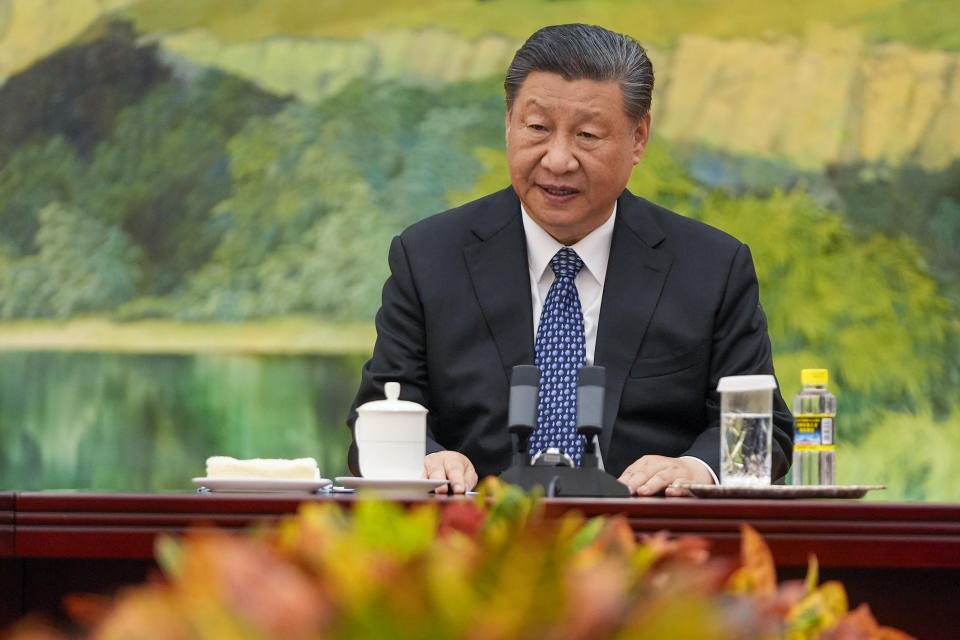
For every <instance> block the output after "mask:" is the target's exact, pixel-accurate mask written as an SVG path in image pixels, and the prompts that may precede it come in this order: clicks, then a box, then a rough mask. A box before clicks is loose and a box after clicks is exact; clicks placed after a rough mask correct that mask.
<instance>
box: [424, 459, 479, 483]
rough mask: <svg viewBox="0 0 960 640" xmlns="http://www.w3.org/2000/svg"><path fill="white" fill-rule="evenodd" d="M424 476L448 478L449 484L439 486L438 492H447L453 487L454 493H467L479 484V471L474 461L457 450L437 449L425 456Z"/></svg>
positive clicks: (440, 478)
mask: <svg viewBox="0 0 960 640" xmlns="http://www.w3.org/2000/svg"><path fill="white" fill-rule="evenodd" d="M423 476H424V477H425V478H430V479H437V480H442V479H446V480H447V483H448V484H442V485H440V486H439V487H437V489H436V492H437V493H447V491H448V488H452V489H453V492H454V493H465V492H467V491H470V490H471V489H473V488H474V487H475V486H477V472H476V470H475V469H474V468H473V463H472V462H470V460H469V459H468V458H467V456H465V455H463V454H462V453H457V452H456V451H437V452H436V453H431V454H430V455H428V456H427V457H426V458H424V459H423Z"/></svg>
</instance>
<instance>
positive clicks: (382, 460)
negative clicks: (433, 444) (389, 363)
mask: <svg viewBox="0 0 960 640" xmlns="http://www.w3.org/2000/svg"><path fill="white" fill-rule="evenodd" d="M384 392H385V393H386V396H387V399H386V400H376V401H374V402H367V403H365V404H363V405H361V406H360V407H358V408H357V422H356V424H355V425H354V433H355V435H356V440H357V449H358V452H359V456H360V474H361V475H362V476H363V477H364V478H372V479H375V480H413V479H416V478H421V477H423V458H424V455H425V453H426V444H427V410H426V409H425V408H424V407H422V406H421V405H419V404H417V403H416V402H408V401H405V400H400V399H399V397H400V383H398V382H388V383H386V384H385V385H384Z"/></svg>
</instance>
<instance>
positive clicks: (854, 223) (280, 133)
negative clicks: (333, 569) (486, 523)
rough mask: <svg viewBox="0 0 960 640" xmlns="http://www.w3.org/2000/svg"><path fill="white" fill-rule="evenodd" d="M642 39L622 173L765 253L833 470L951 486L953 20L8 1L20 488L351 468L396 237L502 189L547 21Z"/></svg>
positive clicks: (8, 313) (957, 382)
mask: <svg viewBox="0 0 960 640" xmlns="http://www.w3.org/2000/svg"><path fill="white" fill-rule="evenodd" d="M572 21H582V22H589V23H594V24H601V25H604V26H607V27H609V28H612V29H615V30H619V31H624V32H627V33H630V34H631V35H633V36H635V37H636V38H637V39H638V40H640V41H641V42H642V43H644V44H645V45H646V46H648V49H649V52H650V55H651V58H652V60H653V63H654V67H655V70H656V75H657V86H656V89H655V91H654V107H653V140H652V142H651V145H650V147H649V148H648V152H647V155H646V157H645V158H644V160H643V161H642V162H641V164H640V165H638V167H637V169H636V170H635V172H634V175H633V178H632V180H631V183H630V188H631V190H633V191H634V192H635V193H639V194H641V195H643V196H645V197H647V198H649V199H651V200H654V201H656V202H658V203H660V204H663V205H665V206H668V207H670V208H672V209H674V210H676V211H678V212H680V213H683V214H684V215H687V216H690V217H694V218H697V219H700V220H703V221H705V222H707V223H709V224H712V225H714V226H717V227H719V228H721V229H724V230H727V231H729V232H731V233H733V234H734V235H736V236H738V237H739V238H740V239H742V240H743V241H745V242H747V243H748V244H749V245H750V247H751V249H752V252H753V254H754V259H755V261H756V266H757V270H758V275H759V277H760V284H761V299H762V302H763V305H764V308H765V310H766V312H767V315H768V318H769V322H770V336H771V340H772V342H773V346H774V353H775V356H776V358H775V362H776V367H777V373H778V375H779V378H780V382H781V385H782V388H783V393H784V396H785V397H787V398H789V397H791V396H792V395H793V394H794V393H795V392H796V391H797V390H798V389H799V385H800V381H799V377H800V369H802V368H805V367H826V368H828V369H830V373H831V388H832V389H833V390H834V391H835V393H836V394H837V396H838V399H839V400H838V402H839V419H838V454H837V457H838V481H839V482H842V483H845V484H860V483H877V484H885V485H887V486H888V489H887V490H886V491H885V492H876V493H875V494H872V495H871V499H881V500H891V499H897V500H899V499H904V500H928V501H940V500H951V501H956V500H960V482H958V481H957V480H956V478H955V472H954V471H953V470H954V469H955V468H956V467H958V466H960V394H958V393H957V389H958V388H960V312H958V310H960V6H958V5H956V3H951V2H946V1H939V0H909V1H907V0H851V1H849V2H844V3H836V2H826V1H825V0H811V1H809V2H805V3H802V4H797V3H786V2H761V1H760V0H728V1H726V2H714V1H710V0H632V1H618V2H615V1H613V0H606V1H600V0H598V1H596V2H587V1H583V0H562V1H547V0H517V1H514V2H509V3H507V2H503V1H501V0H489V1H479V0H418V1H413V0H383V1H381V2H376V3H366V2H356V1H355V2H346V1H339V0H336V1H335V0H0V490H2V489H7V490H10V489H16V490H26V489H50V488H77V489H111V490H114V489H116V490H121V489H129V490H190V488H191V487H192V485H191V483H190V478H191V477H193V476H199V475H203V461H204V459H205V458H206V457H207V456H209V455H214V454H223V455H234V456H241V457H255V456H257V457H274V456H282V457H297V456H305V455H311V456H315V457H317V458H318V460H319V461H320V465H321V470H322V471H323V473H324V475H326V476H327V477H332V476H335V475H339V474H342V473H343V472H344V471H345V467H346V465H345V460H344V458H345V451H346V446H347V443H348V442H349V436H348V432H347V429H346V427H345V426H344V418H345V415H346V411H347V408H348V406H349V403H350V400H351V399H352V393H353V391H354V388H355V385H356V384H357V381H358V376H359V368H360V366H361V364H362V362H363V361H364V359H365V358H366V357H367V356H368V355H369V353H370V350H371V348H372V343H373V336H374V332H373V328H372V319H373V315H374V313H375V312H376V309H377V307H378V304H379V292H380V287H381V285H382V283H383V280H384V278H385V277H386V273H387V270H386V250H387V247H388V244H389V241H390V239H391V238H392V236H393V235H394V234H396V233H397V232H398V231H399V230H401V229H402V228H403V227H404V226H406V225H408V224H410V223H411V222H414V221H416V220H418V219H420V218H422V217H425V216H427V215H430V214H432V213H435V212H438V211H442V210H444V209H446V208H448V207H450V206H453V205H457V204H460V203H462V202H465V201H467V200H469V199H471V198H474V197H478V196H480V195H484V194H486V193H489V192H490V191H493V190H496V189H500V188H502V187H504V186H506V184H507V183H508V174H507V171H506V157H505V152H504V148H503V108H504V107H503V95H502V91H503V89H502V79H503V73H504V70H505V69H506V66H507V64H508V62H509V60H510V58H511V57H512V55H513V52H514V51H515V50H516V48H517V47H518V46H519V45H520V43H521V42H522V41H523V39H524V38H525V37H526V36H527V35H529V34H530V33H532V32H533V31H534V30H535V29H536V28H538V27H540V26H543V25H546V24H553V23H558V22H572Z"/></svg>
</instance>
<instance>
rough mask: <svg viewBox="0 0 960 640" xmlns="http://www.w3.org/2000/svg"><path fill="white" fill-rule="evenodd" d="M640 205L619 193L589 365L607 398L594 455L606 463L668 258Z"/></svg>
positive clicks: (651, 221)
mask: <svg viewBox="0 0 960 640" xmlns="http://www.w3.org/2000/svg"><path fill="white" fill-rule="evenodd" d="M646 206H647V205H646V204H645V203H644V201H643V200H640V199H639V198H636V197H635V196H633V195H632V194H630V193H629V192H627V191H625V192H624V194H623V195H622V196H621V197H620V199H619V201H618V204H617V220H616V223H615V224H614V228H613V239H612V241H611V245H610V261H609V263H608V265H607V275H606V279H605V280H604V285H603V301H602V304H601V306H600V321H599V323H598V326H597V345H596V349H595V352H594V364H597V365H600V366H603V367H605V368H606V374H607V384H606V389H607V395H606V400H605V403H604V425H603V431H602V432H601V434H600V451H601V453H602V455H603V456H604V458H605V459H606V458H609V447H610V440H611V438H612V436H613V433H612V432H613V424H614V419H615V418H616V416H617V411H618V409H619V407H620V397H621V395H622V394H623V385H624V382H625V380H626V377H627V374H628V372H629V371H630V365H631V364H632V363H633V361H634V359H635V358H636V355H637V351H638V350H639V349H640V344H641V342H642V341H643V336H644V335H645V334H646V331H647V326H648V325H649V324H650V318H651V317H652V316H653V312H654V309H655V308H656V306H657V301H658V300H659V298H660V292H661V291H662V289H663V284H664V281H665V280H666V278H667V273H668V272H669V270H670V264H671V263H672V261H673V257H672V256H671V255H670V254H669V253H667V252H666V251H664V250H663V249H657V248H656V247H657V245H658V244H660V242H662V241H663V239H664V235H663V232H662V231H661V230H660V228H659V227H658V226H657V225H656V224H655V223H654V222H653V220H652V219H651V218H650V216H649V215H647V214H646V212H645V211H644V208H645V207H646Z"/></svg>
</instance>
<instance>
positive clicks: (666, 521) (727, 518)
mask: <svg viewBox="0 0 960 640" xmlns="http://www.w3.org/2000/svg"><path fill="white" fill-rule="evenodd" d="M457 499H462V498H456V497H455V498H444V497H430V496H423V497H414V498H410V499H406V500H402V502H405V503H418V502H423V501H426V500H442V501H450V500H457ZM304 500H310V501H328V500H334V501H337V502H340V503H342V504H344V505H345V506H349V505H350V504H352V503H353V502H354V501H355V500H356V497H355V496H353V495H350V494H338V495H331V496H303V495H294V494H224V493H207V494H197V493H190V494H122V493H114V494H108V493H47V492H38V493H0V593H3V594H5V595H4V597H3V598H0V626H2V625H4V624H5V623H6V622H9V621H10V620H11V619H13V618H15V617H16V616H19V615H21V614H22V613H23V612H26V611H34V610H43V611H48V612H50V611H56V608H57V606H58V603H59V601H60V598H61V597H62V596H63V595H64V594H66V593H71V592H76V591H100V592H105V591H110V590H111V589H113V588H115V587H116V586H117V585H120V584H125V583H130V582H137V581H139V580H141V579H143V577H144V576H145V575H146V573H147V571H149V570H150V569H151V568H152V567H153V563H152V557H153V542H154V539H155V537H156V536H157V535H158V534H160V533H170V534H177V533H181V532H183V531H185V530H186V529H187V528H188V527H190V526H195V525H204V526H207V525H215V526H218V527H223V528H228V529H235V528H241V527H245V526H247V525H249V524H252V523H255V522H261V521H269V520H275V519H277V518H280V517H282V516H283V515H286V514H289V513H292V512H294V511H295V510H296V508H297V506H298V505H299V504H300V503H301V502H303V501H304ZM545 509H546V513H547V515H548V516H551V517H554V516H556V517H559V516H560V515H562V514H563V513H565V512H567V511H569V510H571V509H576V510H579V511H581V512H583V513H584V514H586V515H588V516H593V515H602V514H607V515H610V514H623V515H624V516H625V517H626V518H627V519H628V521H629V522H630V524H631V526H632V527H633V529H634V531H636V532H637V533H638V534H642V533H653V532H656V531H660V530H664V529H666V530H668V531H670V532H671V533H673V534H686V533H690V534H696V535H700V536H703V537H705V538H707V539H708V540H710V541H711V543H712V548H713V551H714V552H715V553H718V554H735V553H737V551H738V549H739V527H740V524H741V523H743V522H747V523H750V524H751V525H753V526H754V527H755V528H756V529H757V530H758V531H759V532H760V533H761V534H762V535H763V536H764V538H765V539H766V540H767V542H768V544H769V545H770V547H771V549H772V550H773V554H774V557H775V559H776V562H777V566H778V568H779V577H780V579H781V580H783V579H787V578H795V577H802V576H803V574H804V573H805V567H806V563H807V557H808V554H810V553H814V554H816V556H817V558H818V559H819V562H820V566H821V579H822V580H827V579H839V580H842V581H843V582H844V585H845V586H846V587H847V591H848V593H849V594H850V599H851V604H852V605H856V604H858V603H860V602H864V601H865V602H868V603H870V605H871V608H872V609H873V611H874V612H875V614H876V615H877V617H878V619H879V620H880V621H881V622H882V623H884V624H891V625H895V626H898V627H900V628H902V629H905V630H907V631H909V632H911V633H913V634H915V635H917V636H919V637H922V638H937V637H945V638H946V637H957V634H958V632H957V631H956V630H955V629H954V623H953V620H952V618H953V617H954V616H955V614H954V613H953V612H955V611H957V610H960V505H956V504H930V503H874V502H859V501H846V500H704V499H693V498H690V499H687V498H630V499H572V498H566V499H551V500H546V501H545ZM6 594H12V595H11V596H7V595H6ZM957 626H958V627H960V625H957Z"/></svg>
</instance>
